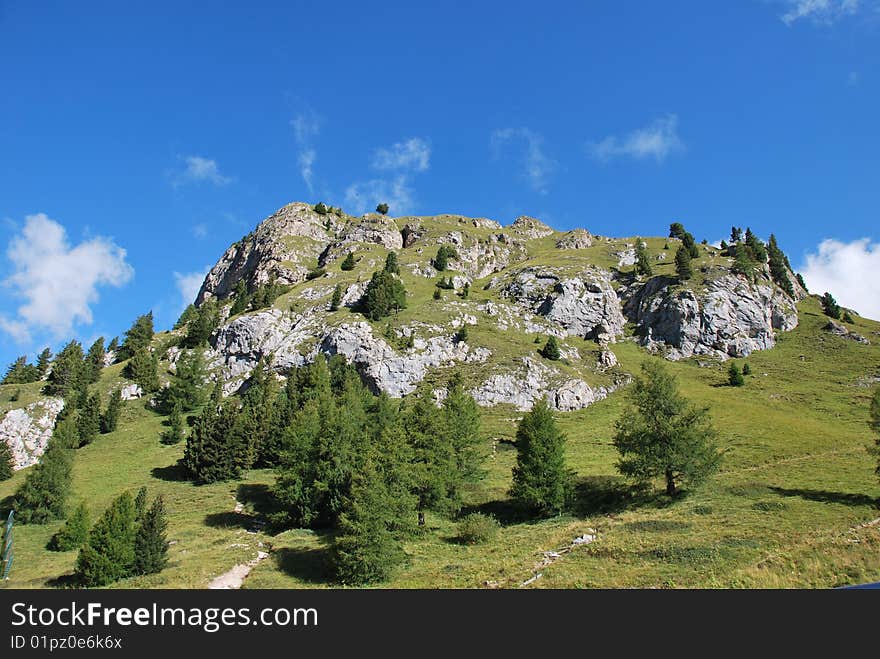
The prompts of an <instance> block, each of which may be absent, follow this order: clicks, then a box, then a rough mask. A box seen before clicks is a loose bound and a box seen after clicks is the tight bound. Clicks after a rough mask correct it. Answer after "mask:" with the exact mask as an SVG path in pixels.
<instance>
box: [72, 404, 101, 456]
mask: <svg viewBox="0 0 880 659" xmlns="http://www.w3.org/2000/svg"><path fill="white" fill-rule="evenodd" d="M76 431H77V434H78V435H79V445H80V446H86V445H87V444H91V443H92V442H93V441H94V439H95V437H97V436H98V433H99V432H100V431H101V396H100V394H98V392H97V391H96V392H94V393H92V394H91V395H89V396H88V397H87V398H86V400H85V403H84V404H83V405H80V407H79V413H78V415H77V417H76Z"/></svg>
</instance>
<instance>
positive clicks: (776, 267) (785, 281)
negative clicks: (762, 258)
mask: <svg viewBox="0 0 880 659" xmlns="http://www.w3.org/2000/svg"><path fill="white" fill-rule="evenodd" d="M767 255H768V257H769V259H770V277H771V278H772V279H773V281H774V282H776V285H777V286H779V288H781V289H782V290H783V291H785V292H786V293H788V294H789V295H791V296H794V286H792V284H791V279H789V278H788V266H787V265H786V260H787V259H786V258H785V254H783V253H782V250H781V249H779V245H778V244H777V243H776V236H774V235H773V234H772V233H771V234H770V241H769V242H768V243H767Z"/></svg>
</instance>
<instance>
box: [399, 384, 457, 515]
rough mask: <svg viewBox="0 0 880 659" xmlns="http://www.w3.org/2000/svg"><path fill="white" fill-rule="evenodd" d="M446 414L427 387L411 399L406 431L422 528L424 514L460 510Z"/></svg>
mask: <svg viewBox="0 0 880 659" xmlns="http://www.w3.org/2000/svg"><path fill="white" fill-rule="evenodd" d="M444 426H445V419H444V415H443V414H442V413H441V411H440V410H439V409H438V408H437V405H436V404H435V403H434V396H433V394H432V392H431V390H430V389H429V388H428V387H427V386H423V387H421V388H420V390H419V392H418V394H417V395H416V396H415V397H413V398H412V399H410V407H409V409H408V410H407V413H406V415H405V418H404V429H405V432H406V436H407V443H408V444H409V447H410V450H411V453H412V478H413V492H414V494H415V495H416V497H417V510H418V518H419V526H424V524H425V511H427V510H435V511H438V512H442V513H449V514H452V513H455V512H456V511H457V510H458V509H459V508H460V507H461V502H460V501H459V500H458V491H457V488H456V487H455V482H456V480H457V474H456V462H457V460H456V455H455V448H454V447H453V446H452V436H451V435H450V434H448V433H446V432H445V431H444V430H445V429H444Z"/></svg>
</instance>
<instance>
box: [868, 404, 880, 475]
mask: <svg viewBox="0 0 880 659" xmlns="http://www.w3.org/2000/svg"><path fill="white" fill-rule="evenodd" d="M869 413H870V421H869V425H870V427H871V430H873V431H874V434H875V435H876V438H875V439H874V448H873V449H872V451H873V453H874V455H876V456H877V469H875V470H874V473H875V474H877V476H880V387H877V389H875V390H874V397H873V398H872V399H871V407H870V412H869Z"/></svg>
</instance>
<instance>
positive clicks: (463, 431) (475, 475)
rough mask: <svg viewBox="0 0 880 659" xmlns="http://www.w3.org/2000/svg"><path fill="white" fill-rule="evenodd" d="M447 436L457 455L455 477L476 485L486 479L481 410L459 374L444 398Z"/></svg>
mask: <svg viewBox="0 0 880 659" xmlns="http://www.w3.org/2000/svg"><path fill="white" fill-rule="evenodd" d="M442 416H443V433H444V435H445V437H446V439H447V440H448V442H449V444H450V445H451V446H452V451H453V454H454V456H455V475H456V478H457V479H458V481H459V482H458V483H456V484H455V486H454V487H453V488H452V489H453V491H456V492H457V491H458V490H460V489H461V484H464V483H476V482H477V481H479V480H480V478H482V477H483V470H482V463H483V459H484V458H485V452H484V450H483V442H482V437H481V435H480V409H479V407H478V406H477V402H476V401H475V400H474V398H473V396H471V395H470V394H469V393H467V392H466V391H465V389H464V385H463V383H462V380H461V377H460V376H459V375H458V374H456V375H455V376H454V377H453V378H452V380H451V382H450V384H449V390H448V392H447V394H446V398H444V399H443V408H442Z"/></svg>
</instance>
